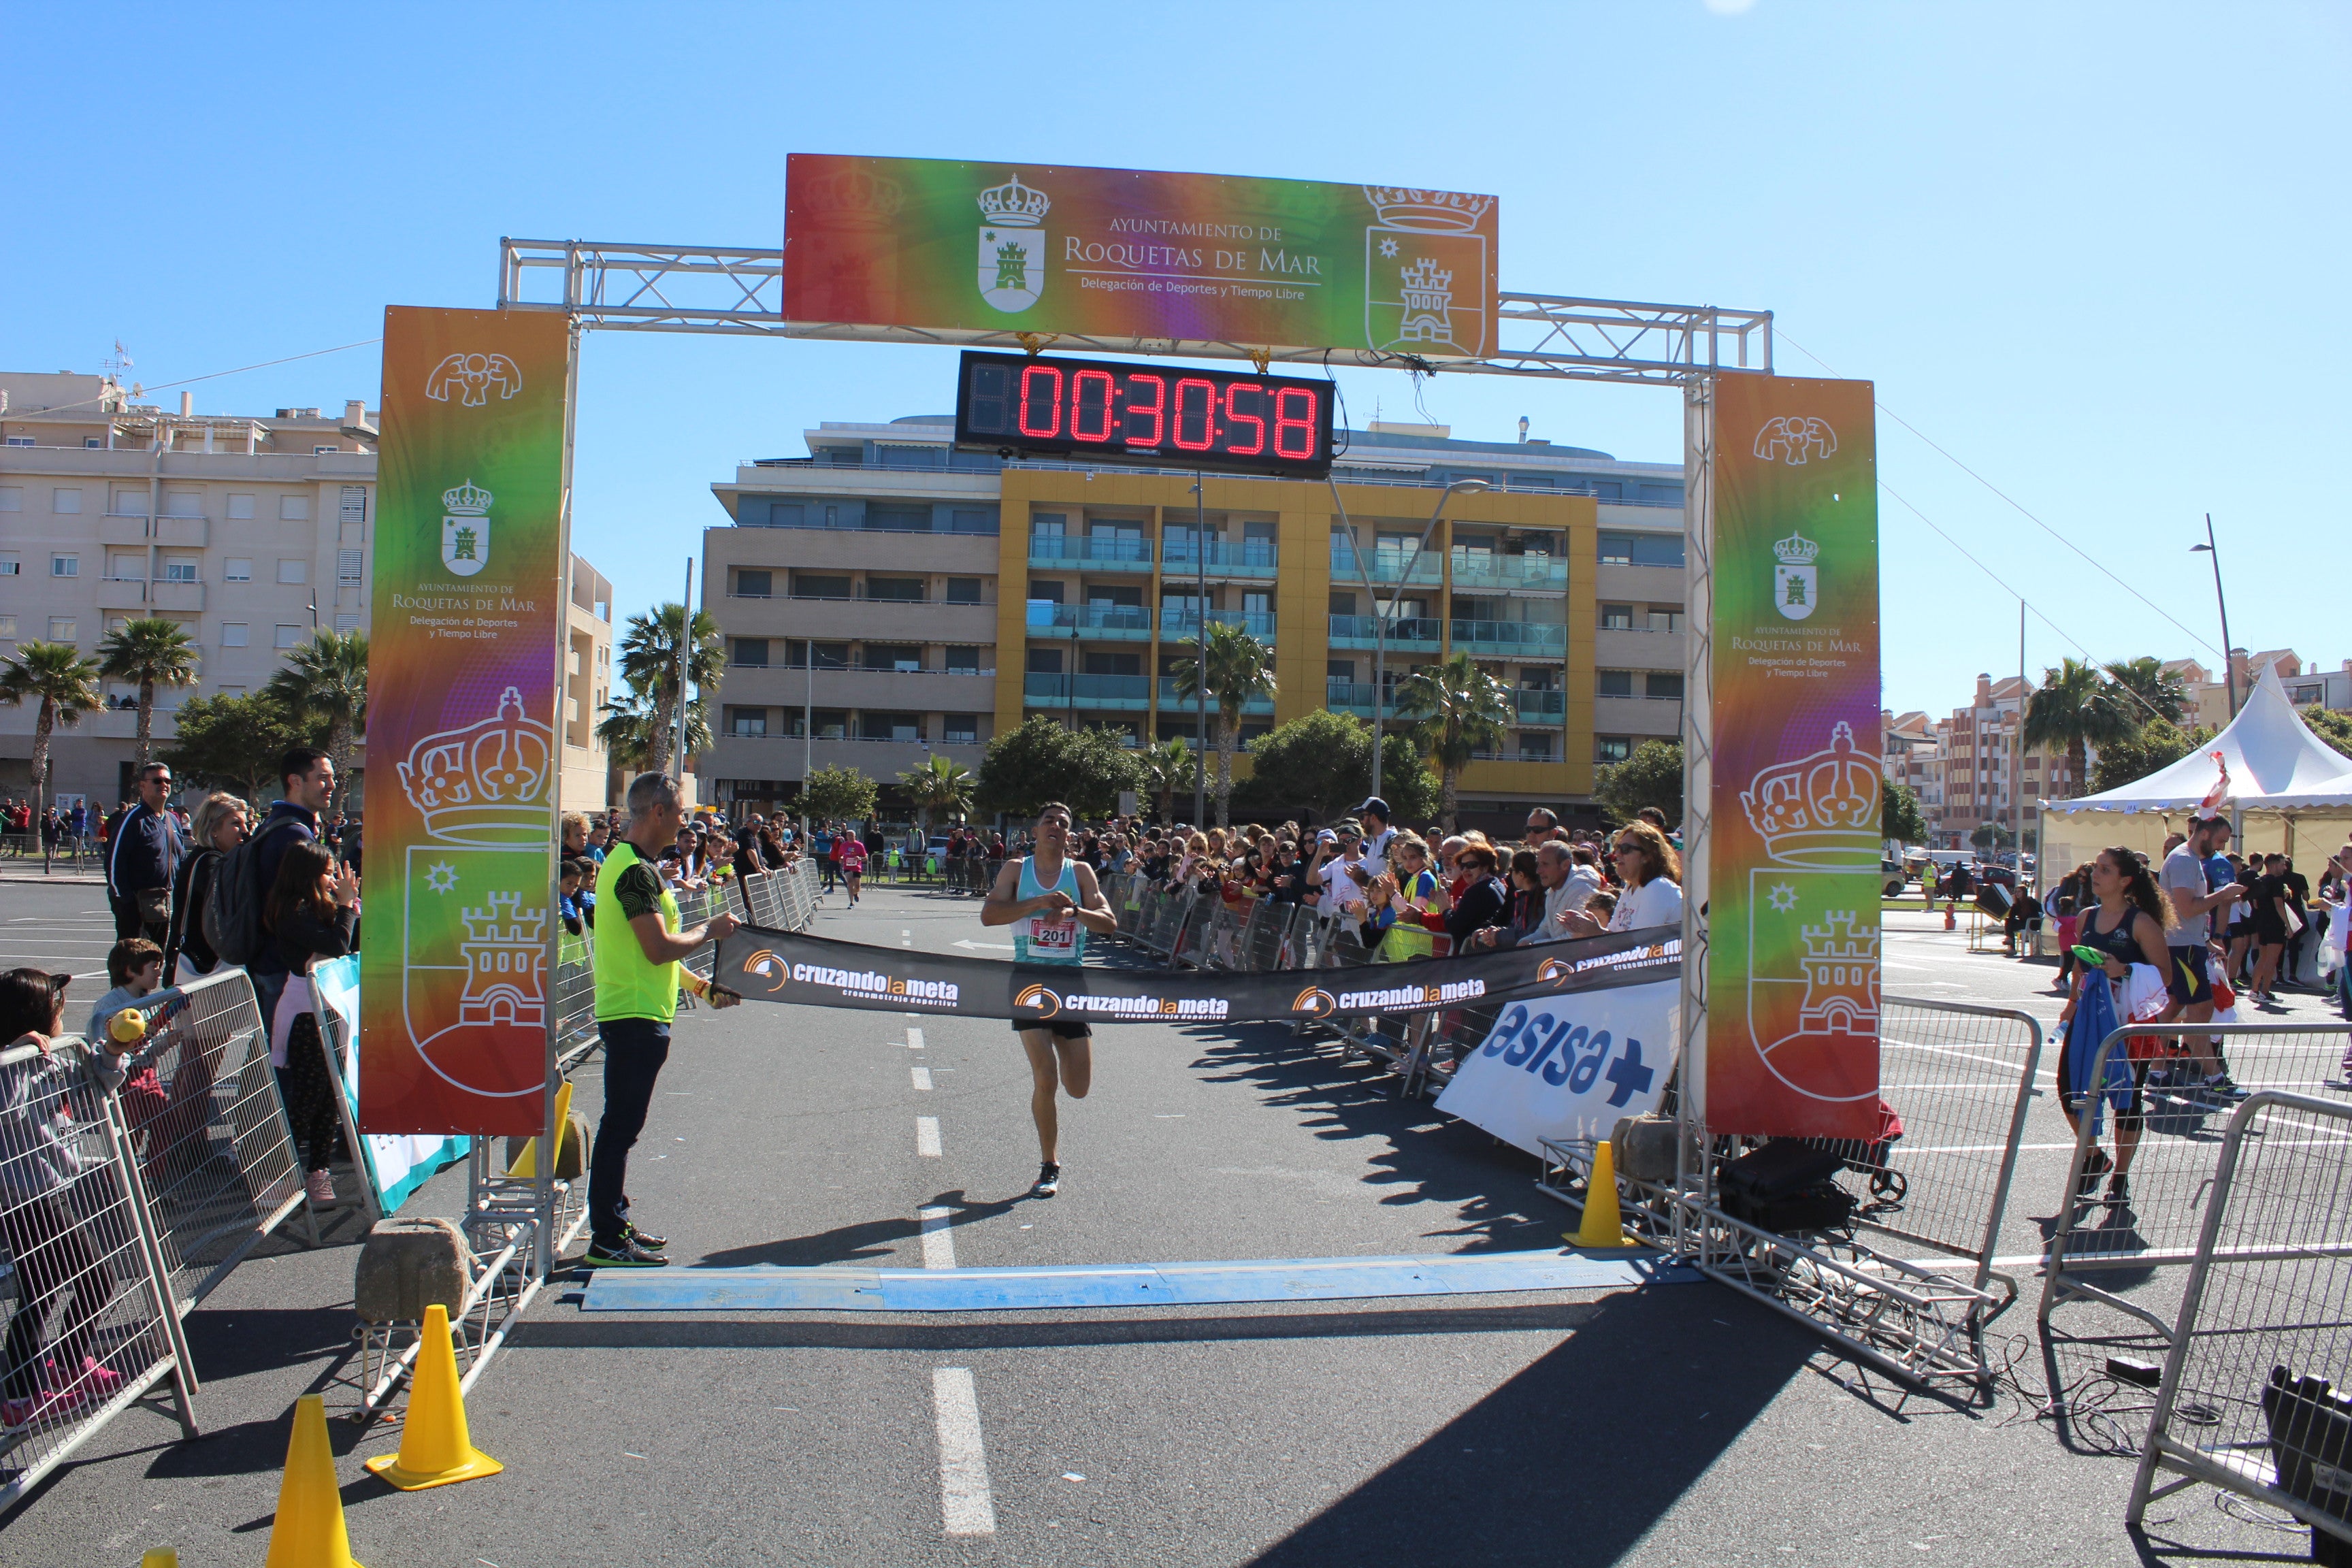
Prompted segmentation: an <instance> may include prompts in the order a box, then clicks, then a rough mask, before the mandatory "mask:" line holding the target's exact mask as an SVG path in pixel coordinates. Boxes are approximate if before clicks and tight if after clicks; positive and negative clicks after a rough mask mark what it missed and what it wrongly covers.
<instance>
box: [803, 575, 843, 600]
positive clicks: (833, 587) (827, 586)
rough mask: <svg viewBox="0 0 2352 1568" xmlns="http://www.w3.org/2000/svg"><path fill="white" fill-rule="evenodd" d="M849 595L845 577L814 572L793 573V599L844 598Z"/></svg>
mask: <svg viewBox="0 0 2352 1568" xmlns="http://www.w3.org/2000/svg"><path fill="white" fill-rule="evenodd" d="M851 596H852V595H851V594H850V592H849V579H848V578H847V577H835V576H828V575H825V574H821V573H816V572H795V573H793V598H795V599H846V598H849V597H851Z"/></svg>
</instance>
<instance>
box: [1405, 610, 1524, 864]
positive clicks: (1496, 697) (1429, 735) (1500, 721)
mask: <svg viewBox="0 0 2352 1568" xmlns="http://www.w3.org/2000/svg"><path fill="white" fill-rule="evenodd" d="M1396 712H1397V717H1398V718H1400V719H1402V720H1405V721H1408V722H1410V723H1411V724H1412V736H1413V739H1414V741H1415V742H1418V743H1419V744H1420V747H1421V749H1422V751H1423V752H1424V753H1425V754H1426V755H1427V756H1428V757H1429V758H1430V760H1431V761H1433V762H1434V763H1436V764H1437V773H1438V821H1439V822H1440V823H1441V824H1442V825H1443V826H1444V828H1445V831H1446V832H1448V833H1451V832H1453V831H1454V827H1455V826H1456V823H1455V820H1454V816H1455V813H1454V786H1455V784H1458V783H1459V782H1460V780H1461V777H1462V770H1463V769H1464V768H1465V767H1467V766H1469V765H1470V759H1471V758H1472V757H1473V756H1475V755H1476V754H1477V753H1478V752H1485V751H1493V750H1495V749H1496V748H1497V747H1499V746H1501V745H1502V743H1503V737H1504V734H1505V732H1506V731H1507V730H1508V729H1509V727H1510V723H1511V720H1512V718H1513V716H1514V715H1513V712H1512V708H1511V691H1510V688H1508V687H1507V686H1505V685H1504V684H1503V683H1502V682H1501V681H1499V680H1497V679H1495V678H1494V677H1493V676H1491V675H1489V674H1487V673H1486V671H1485V670H1483V669H1480V668H1478V666H1477V663H1476V661H1475V660H1474V659H1472V658H1471V657H1470V656H1469V655H1468V654H1467V653H1457V654H1455V655H1454V656H1453V657H1452V658H1448V659H1446V660H1444V662H1442V663H1439V664H1433V665H1424V666H1423V667H1422V668H1419V669H1416V670H1414V671H1413V672H1412V674H1411V675H1408V676H1406V677H1405V678H1404V679H1402V680H1400V681H1398V682H1397V687H1396ZM1383 760H1385V759H1383ZM1382 771H1383V772H1385V771H1386V770H1385V769H1383V770H1382ZM1389 804H1390V805H1395V804H1396V803H1395V802H1394V801H1393V800H1391V801H1390V802H1389Z"/></svg>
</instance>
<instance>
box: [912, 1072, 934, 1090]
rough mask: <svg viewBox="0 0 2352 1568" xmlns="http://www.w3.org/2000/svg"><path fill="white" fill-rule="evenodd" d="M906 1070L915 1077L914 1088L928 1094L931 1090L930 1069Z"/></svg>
mask: <svg viewBox="0 0 2352 1568" xmlns="http://www.w3.org/2000/svg"><path fill="white" fill-rule="evenodd" d="M908 1070H909V1071H911V1072H912V1073H913V1074H914V1075H915V1087H916V1088H917V1089H921V1090H922V1091H923V1092H924V1093H926V1094H929V1092H930V1089H931V1069H930V1068H909V1069H908Z"/></svg>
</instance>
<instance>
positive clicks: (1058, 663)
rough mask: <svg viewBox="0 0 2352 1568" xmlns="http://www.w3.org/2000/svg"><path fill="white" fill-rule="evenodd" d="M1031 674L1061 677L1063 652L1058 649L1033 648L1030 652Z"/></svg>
mask: <svg viewBox="0 0 2352 1568" xmlns="http://www.w3.org/2000/svg"><path fill="white" fill-rule="evenodd" d="M1029 673H1030V674H1032V675H1059V674H1061V673H1062V650H1061V649H1060V648H1057V647H1033V648H1031V649H1030V650H1029Z"/></svg>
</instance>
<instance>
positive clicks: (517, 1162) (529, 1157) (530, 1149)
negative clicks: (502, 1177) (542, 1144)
mask: <svg viewBox="0 0 2352 1568" xmlns="http://www.w3.org/2000/svg"><path fill="white" fill-rule="evenodd" d="M571 1127H572V1080H571V1079H568V1078H567V1079H564V1080H563V1082H562V1084H561V1085H560V1086H559V1087H558V1088H557V1089H556V1091H555V1163H554V1166H553V1168H554V1169H555V1170H558V1171H561V1170H562V1169H563V1140H564V1137H565V1135H566V1134H567V1133H568V1132H569V1131H571ZM538 1174H539V1140H538V1139H536V1138H533V1139H532V1140H530V1142H527V1143H525V1144H524V1145H523V1146H522V1152H521V1153H520V1154H518V1155H516V1156H515V1159H514V1163H513V1164H512V1165H510V1166H509V1167H508V1168H507V1180H509V1181H510V1182H528V1181H530V1180H531V1179H533V1178H534V1177H536V1176H537V1175H538Z"/></svg>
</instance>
